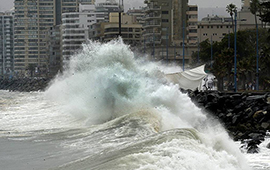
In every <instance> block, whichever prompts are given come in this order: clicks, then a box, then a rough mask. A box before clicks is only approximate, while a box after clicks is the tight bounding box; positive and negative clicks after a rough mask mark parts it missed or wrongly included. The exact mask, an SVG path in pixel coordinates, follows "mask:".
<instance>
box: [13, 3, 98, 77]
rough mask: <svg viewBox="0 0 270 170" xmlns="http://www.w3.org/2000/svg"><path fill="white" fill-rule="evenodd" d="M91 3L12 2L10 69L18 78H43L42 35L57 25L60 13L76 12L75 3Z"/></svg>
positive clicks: (45, 53) (44, 51)
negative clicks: (12, 60) (12, 48)
mask: <svg viewBox="0 0 270 170" xmlns="http://www.w3.org/2000/svg"><path fill="white" fill-rule="evenodd" d="M94 2H95V1H94V0H14V7H15V16H14V23H15V26H14V27H15V28H14V39H15V40H14V70H15V71H16V72H17V74H18V75H19V76H29V72H33V69H34V70H35V75H34V76H44V75H45V74H46V73H47V72H48V70H47V69H48V56H47V51H46V50H47V49H48V47H47V43H46V34H47V30H48V29H49V28H51V27H53V26H56V25H59V24H61V17H62V13H64V12H76V11H77V10H79V4H93V3H94Z"/></svg>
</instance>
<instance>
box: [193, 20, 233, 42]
mask: <svg viewBox="0 0 270 170" xmlns="http://www.w3.org/2000/svg"><path fill="white" fill-rule="evenodd" d="M232 32H233V28H232V19H231V17H221V16H217V15H216V16H207V17H205V18H202V20H201V21H200V22H198V39H199V41H200V42H202V41H205V40H207V39H208V40H209V42H210V41H211V40H212V42H219V41H221V40H222V39H223V38H224V36H226V35H227V34H228V33H232Z"/></svg>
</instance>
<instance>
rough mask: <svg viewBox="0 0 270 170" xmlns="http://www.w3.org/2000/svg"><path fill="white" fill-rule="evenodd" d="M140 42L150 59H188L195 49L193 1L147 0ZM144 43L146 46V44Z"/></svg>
mask: <svg viewBox="0 0 270 170" xmlns="http://www.w3.org/2000/svg"><path fill="white" fill-rule="evenodd" d="M145 3H146V5H147V7H146V9H145V16H144V20H145V23H144V25H143V30H144V32H143V38H142V41H143V44H145V45H144V47H143V48H144V49H146V53H148V54H150V56H151V59H152V60H164V61H166V62H170V61H173V62H179V63H189V61H190V58H191V55H192V53H193V52H194V51H196V48H195V44H196V43H197V40H196V39H197V33H196V31H197V23H196V21H197V18H198V8H197V6H196V5H193V6H192V5H190V6H189V5H188V1H187V0H172V1H164V0H146V1H145ZM145 46H146V47H145Z"/></svg>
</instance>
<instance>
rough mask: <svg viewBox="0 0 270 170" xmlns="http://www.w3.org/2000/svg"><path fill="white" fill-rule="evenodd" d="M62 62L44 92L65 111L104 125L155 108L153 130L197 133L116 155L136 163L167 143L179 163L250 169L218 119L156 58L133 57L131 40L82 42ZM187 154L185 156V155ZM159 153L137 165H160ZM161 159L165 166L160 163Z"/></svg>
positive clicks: (144, 166)
mask: <svg viewBox="0 0 270 170" xmlns="http://www.w3.org/2000/svg"><path fill="white" fill-rule="evenodd" d="M66 68H67V69H66V70H65V71H64V72H63V74H62V75H61V76H59V77H58V78H57V79H55V80H54V82H53V83H52V85H51V86H50V87H49V88H48V90H47V91H46V94H47V96H48V97H49V98H51V99H53V100H56V101H57V102H59V103H61V104H62V105H63V106H65V109H66V112H68V113H70V114H72V115H74V116H75V117H78V118H80V119H85V120H86V122H87V124H89V125H94V124H100V125H102V124H104V123H105V122H109V121H111V120H115V119H118V118H121V117H125V116H128V115H129V114H131V113H138V112H139V111H144V110H155V111H154V112H155V114H158V116H157V117H159V118H160V125H159V127H155V128H154V129H159V131H158V132H155V133H161V132H164V131H171V130H177V129H179V128H181V129H183V128H188V129H194V130H195V131H196V133H198V136H199V138H200V139H199V140H194V139H192V140H190V139H189V138H186V137H185V136H183V140H182V138H181V137H180V138H181V140H177V139H176V140H170V141H169V142H168V141H167V142H166V140H165V141H164V143H161V144H156V145H151V146H149V149H150V150H151V151H149V150H148V151H144V149H143V148H141V152H139V153H137V151H140V149H139V150H137V151H136V153H135V151H132V152H130V153H129V155H123V157H122V158H119V161H123V159H124V160H125V159H128V158H129V157H133V156H135V157H133V158H134V159H135V158H136V159H137V160H138V162H137V163H138V164H140V163H141V162H140V161H139V160H140V159H142V158H144V157H147V155H148V154H150V155H152V157H155V155H156V156H157V155H159V154H162V153H161V152H162V149H161V148H163V149H165V150H166V147H167V148H168V147H169V146H170V149H169V148H168V151H167V152H168V155H169V157H170V159H171V162H172V161H175V162H176V161H181V160H182V161H183V162H182V163H183V165H182V164H181V167H182V168H183V167H187V169H188V167H189V168H191V169H198V166H195V165H194V163H195V162H194V163H192V164H189V163H187V164H186V165H184V162H185V161H187V160H189V161H190V160H198V159H199V160H201V162H200V165H203V164H204V162H205V161H207V160H208V159H209V160H210V161H209V162H208V164H206V163H205V166H207V168H206V167H205V168H204V169H213V168H215V169H227V170H229V169H230V170H232V169H235V170H236V169H243V170H244V169H245V170H246V169H248V166H247V165H246V162H245V159H244V158H243V156H242V154H241V153H240V151H239V150H238V148H237V147H236V146H235V145H234V143H233V141H232V140H231V139H230V138H229V137H228V134H227V133H226V131H225V130H224V129H223V128H222V127H221V126H220V124H219V123H216V124H212V123H211V121H212V120H210V121H209V120H208V119H207V116H206V114H203V113H202V111H201V110H200V109H199V108H197V107H196V106H195V105H194V104H193V103H192V102H191V100H190V99H189V97H188V96H187V95H186V94H183V93H181V92H180V91H179V86H178V85H175V84H172V83H170V82H167V81H166V79H165V74H164V72H163V71H162V70H160V68H162V67H160V65H159V64H158V63H153V62H148V61H146V60H143V59H136V57H135V56H134V53H133V52H132V51H131V50H130V49H129V46H128V45H125V44H124V43H123V42H122V40H121V39H118V40H114V41H111V42H108V43H105V44H101V43H97V42H89V43H88V44H84V46H83V50H82V52H81V53H79V54H77V55H75V56H72V57H71V59H70V61H69V62H68V65H67V67H66ZM133 128H134V127H133ZM165 134H166V133H165ZM127 135H128V134H125V135H123V136H127ZM153 135H155V134H153ZM184 139H185V140H184ZM183 141H184V143H183ZM194 142H195V143H194ZM184 144H185V145H184ZM171 146H173V147H172V148H174V149H172V148H171ZM196 146H197V147H196ZM164 147H165V148H164ZM127 148H130V146H129V145H128V146H127ZM155 148H156V149H155ZM192 148H193V149H192ZM128 150H129V149H128ZM165 150H163V151H165ZM206 150H207V151H206ZM175 151H177V152H175ZM181 152H182V153H181ZM196 152H197V154H196ZM112 153H114V152H112ZM117 153H118V152H117ZM183 153H184V154H183ZM144 154H146V155H144ZM179 154H180V155H179ZM113 155H114V154H113ZM185 155H186V156H187V158H188V159H184V158H183V157H184V156H185ZM137 156H138V157H137ZM148 156H149V155H148ZM174 156H176V157H175V159H174ZM150 157H151V156H150ZM177 157H179V158H180V160H179V159H178V158H177ZM202 157H203V158H204V159H202ZM163 158H164V157H163V156H162V155H161V156H157V159H158V160H156V161H154V159H153V160H150V161H149V162H148V163H146V164H143V165H142V166H141V167H140V168H141V169H147V167H148V166H150V167H152V169H155V167H157V166H158V167H162V168H161V169H163V168H165V167H166V166H167V165H166V164H165V163H166V161H165V162H163V161H162V159H163ZM166 158H168V157H166ZM210 158H211V159H210ZM104 159H105V158H104ZM116 159H117V160H118V157H117V158H115V161H117V160H116ZM141 161H143V160H141ZM159 161H161V162H159ZM101 162H102V161H101ZM168 162H170V161H169V160H168ZM155 163H156V165H155ZM159 163H160V164H162V165H163V166H161V165H158V164H159ZM213 164H214V165H213ZM110 165H111V164H110ZM176 165H179V163H176V164H175V166H176ZM98 166H101V167H102V166H103V165H98ZM104 166H106V165H105V164H104ZM179 166H180V165H179ZM108 167H111V168H112V166H108ZM170 167H172V166H170ZM137 168H139V167H137ZM116 169H117V168H116ZM150 169H151V168H150ZM171 169H173V168H171ZM176 169H177V168H176ZM180 169H181V168H180Z"/></svg>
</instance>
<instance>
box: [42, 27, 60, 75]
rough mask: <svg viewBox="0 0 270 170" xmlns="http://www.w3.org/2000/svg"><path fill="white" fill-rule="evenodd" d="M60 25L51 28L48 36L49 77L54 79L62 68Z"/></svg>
mask: <svg viewBox="0 0 270 170" xmlns="http://www.w3.org/2000/svg"><path fill="white" fill-rule="evenodd" d="M60 40H61V34H60V25H57V26H54V27H50V28H49V29H48V30H47V34H46V43H47V56H48V72H47V76H48V77H54V76H55V75H56V74H57V73H58V72H59V71H61V68H62V58H61V43H60Z"/></svg>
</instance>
